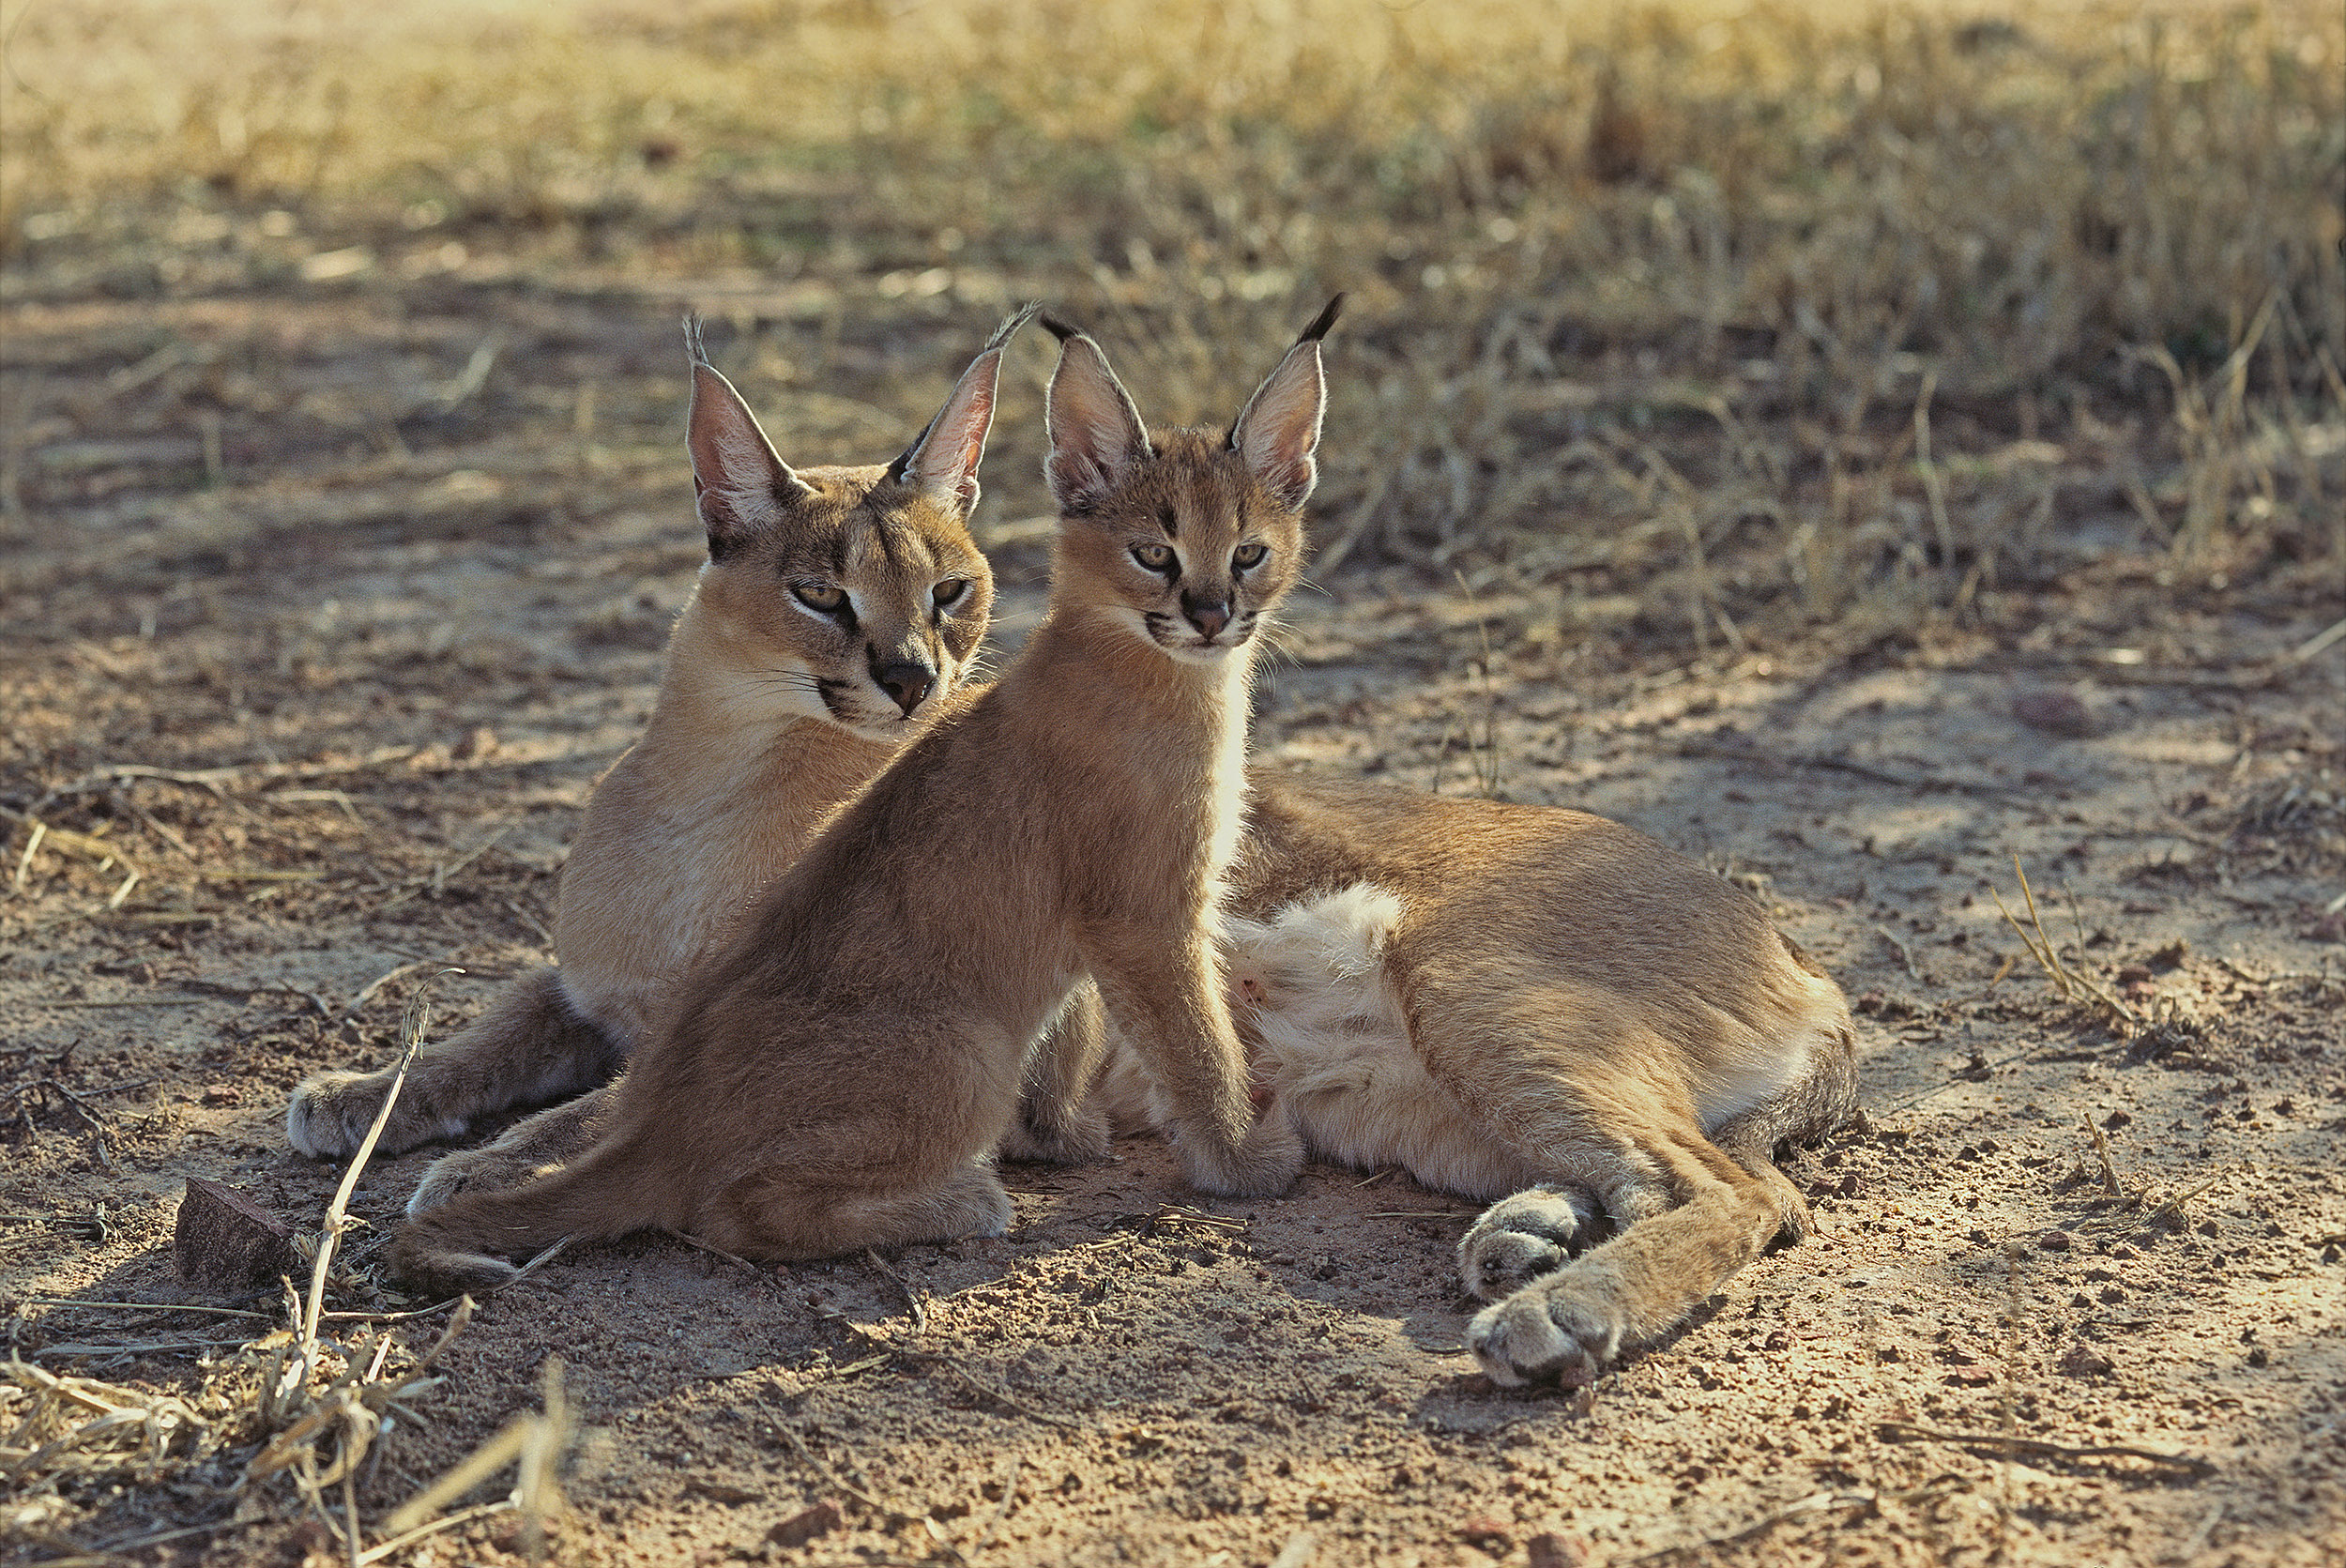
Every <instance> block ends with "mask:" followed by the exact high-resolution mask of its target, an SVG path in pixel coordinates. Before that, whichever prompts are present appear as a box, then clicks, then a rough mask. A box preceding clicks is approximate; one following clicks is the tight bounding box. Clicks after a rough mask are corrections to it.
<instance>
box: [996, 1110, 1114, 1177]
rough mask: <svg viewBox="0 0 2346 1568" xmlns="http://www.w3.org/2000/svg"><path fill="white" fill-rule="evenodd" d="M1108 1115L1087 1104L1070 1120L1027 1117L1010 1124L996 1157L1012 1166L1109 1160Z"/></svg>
mask: <svg viewBox="0 0 2346 1568" xmlns="http://www.w3.org/2000/svg"><path fill="white" fill-rule="evenodd" d="M1108 1146H1109V1139H1108V1119H1107V1113H1106V1112H1105V1111H1103V1110H1101V1109H1099V1108H1098V1107H1097V1106H1095V1105H1092V1104H1085V1105H1083V1106H1082V1107H1080V1108H1079V1109H1077V1110H1076V1111H1075V1112H1074V1114H1073V1115H1071V1116H1061V1117H1056V1118H1048V1119H1046V1118H1042V1117H1029V1116H1028V1115H1027V1114H1026V1113H1025V1112H1023V1111H1022V1112H1021V1113H1020V1114H1019V1117H1018V1119H1017V1120H1015V1121H1013V1122H1012V1123H1011V1124H1010V1131H1008V1132H1006V1133H1004V1134H1002V1141H1001V1142H1000V1143H999V1144H998V1145H997V1146H996V1148H995V1153H996V1155H997V1156H998V1158H1000V1159H1003V1160H1007V1161H1010V1162H1011V1163H1012V1164H1013V1165H1098V1164H1099V1163H1100V1162H1101V1161H1103V1160H1105V1159H1106V1158H1107V1157H1108Z"/></svg>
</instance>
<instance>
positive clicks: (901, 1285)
mask: <svg viewBox="0 0 2346 1568" xmlns="http://www.w3.org/2000/svg"><path fill="white" fill-rule="evenodd" d="M863 1256H865V1257H866V1258H868V1259H869V1260H870V1261H871V1265H872V1267H873V1268H875V1269H877V1270H878V1271H880V1272H881V1273H883V1274H886V1275H887V1276H888V1277H889V1278H890V1279H891V1280H894V1281H895V1282H896V1288H897V1289H898V1290H900V1291H902V1292H903V1293H904V1298H905V1305H906V1307H908V1308H910V1309H911V1312H912V1332H914V1333H926V1332H928V1328H929V1309H928V1308H926V1307H924V1306H922V1304H921V1298H920V1297H919V1296H918V1295H916V1294H914V1292H913V1288H912V1282H911V1281H909V1280H907V1279H906V1278H905V1277H904V1275H902V1274H900V1273H898V1272H897V1271H895V1270H894V1269H891V1268H890V1267H889V1265H888V1262H887V1260H886V1259H885V1258H883V1257H881V1256H880V1255H879V1254H878V1253H876V1252H875V1251H874V1250H873V1249H871V1248H870V1247H866V1248H864V1249H863Z"/></svg>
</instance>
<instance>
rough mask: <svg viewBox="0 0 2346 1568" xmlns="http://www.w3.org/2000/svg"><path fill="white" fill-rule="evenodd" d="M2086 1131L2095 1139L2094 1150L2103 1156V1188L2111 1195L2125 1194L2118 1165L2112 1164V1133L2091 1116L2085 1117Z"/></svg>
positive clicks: (2120, 1195)
mask: <svg viewBox="0 0 2346 1568" xmlns="http://www.w3.org/2000/svg"><path fill="white" fill-rule="evenodd" d="M2085 1131H2086V1134H2087V1135H2089V1136H2090V1137H2092V1138H2093V1140H2094V1152H2095V1154H2096V1155H2098V1156H2100V1158H2101V1162H2102V1188H2103V1190H2104V1191H2106V1192H2107V1193H2109V1194H2110V1196H2111V1197H2124V1196H2125V1191H2126V1190H2125V1187H2123V1186H2121V1185H2120V1184H2119V1182H2118V1167H2117V1166H2115V1165H2111V1164H2110V1135H2109V1134H2106V1133H2104V1132H2103V1131H2102V1130H2101V1128H2100V1127H2099V1126H2098V1125H2096V1124H2095V1120H2094V1119H2093V1118H2092V1117H2090V1116H2089V1117H2087V1118H2086V1119H2085Z"/></svg>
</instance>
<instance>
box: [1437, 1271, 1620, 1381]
mask: <svg viewBox="0 0 2346 1568" xmlns="http://www.w3.org/2000/svg"><path fill="white" fill-rule="evenodd" d="M1622 1328H1623V1323H1622V1316H1621V1313H1620V1311H1619V1310H1618V1309H1617V1308H1616V1307H1615V1306H1614V1305H1613V1303H1612V1302H1611V1301H1610V1300H1608V1299H1607V1296H1606V1295H1605V1294H1604V1293H1603V1292H1602V1291H1601V1290H1598V1289H1595V1288H1592V1287H1590V1286H1586V1285H1582V1284H1580V1283H1579V1282H1576V1281H1575V1280H1574V1279H1573V1277H1572V1274H1571V1272H1570V1271H1565V1272H1562V1273H1559V1274H1551V1275H1549V1276H1548V1277H1547V1278H1546V1279H1544V1280H1541V1281H1540V1282H1539V1283H1538V1284H1536V1285H1531V1286H1526V1287H1525V1288H1523V1289H1521V1290H1518V1291H1516V1293H1515V1294H1514V1295H1512V1296H1510V1297H1508V1298H1507V1299H1506V1300H1505V1301H1503V1302H1500V1303H1499V1304H1498V1305H1497V1306H1490V1307H1485V1308H1484V1309H1483V1310H1482V1311H1481V1312H1479V1313H1477V1314H1476V1315H1475V1317H1474V1321H1473V1322H1471V1323H1470V1324H1468V1325H1467V1336H1466V1344H1467V1348H1468V1349H1469V1350H1471V1351H1473V1352H1474V1359H1475V1360H1476V1361H1478V1362H1481V1363H1482V1365H1483V1370H1484V1371H1485V1372H1486V1373H1488V1374H1490V1379H1491V1381H1492V1382H1494V1383H1497V1384H1499V1385H1500V1386H1501V1387H1502V1388H1517V1387H1520V1386H1521V1385H1523V1384H1525V1383H1542V1382H1552V1383H1556V1384H1559V1385H1561V1386H1562V1387H1564V1388H1568V1389H1569V1388H1581V1387H1584V1386H1585V1385H1587V1384H1589V1383H1592V1382H1594V1381H1595V1380H1596V1375H1597V1374H1598V1373H1599V1372H1601V1371H1603V1370H1604V1369H1605V1366H1606V1364H1607V1362H1610V1361H1611V1360H1612V1359H1613V1357H1614V1355H1615V1353H1617V1352H1618V1351H1619V1350H1620V1349H1621V1338H1622Z"/></svg>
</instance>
